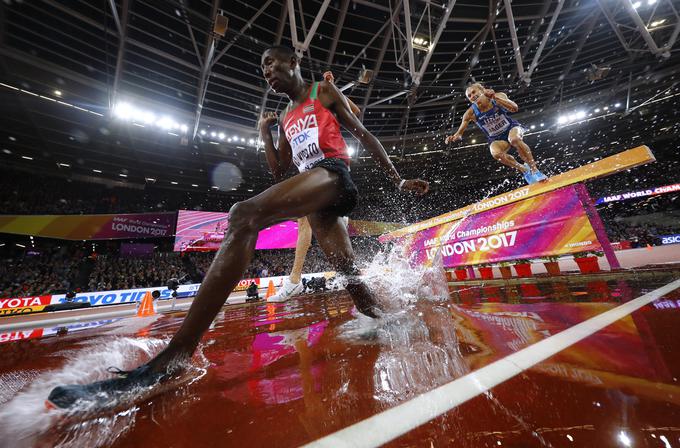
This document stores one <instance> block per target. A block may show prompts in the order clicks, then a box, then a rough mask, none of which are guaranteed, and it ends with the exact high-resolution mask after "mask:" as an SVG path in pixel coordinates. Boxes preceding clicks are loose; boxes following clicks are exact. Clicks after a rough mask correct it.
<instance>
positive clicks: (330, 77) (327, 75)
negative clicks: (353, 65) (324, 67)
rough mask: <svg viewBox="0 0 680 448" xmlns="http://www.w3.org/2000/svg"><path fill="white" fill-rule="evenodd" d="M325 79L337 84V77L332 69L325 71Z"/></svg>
mask: <svg viewBox="0 0 680 448" xmlns="http://www.w3.org/2000/svg"><path fill="white" fill-rule="evenodd" d="M323 79H325V80H326V81H328V82H330V83H331V84H335V77H334V76H333V72H332V71H330V70H329V71H327V72H324V74H323Z"/></svg>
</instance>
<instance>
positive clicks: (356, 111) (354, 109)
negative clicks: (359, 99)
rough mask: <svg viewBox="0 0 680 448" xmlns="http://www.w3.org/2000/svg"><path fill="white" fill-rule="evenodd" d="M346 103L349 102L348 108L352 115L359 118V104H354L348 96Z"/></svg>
mask: <svg viewBox="0 0 680 448" xmlns="http://www.w3.org/2000/svg"><path fill="white" fill-rule="evenodd" d="M345 98H347V97H345ZM347 103H348V104H349V108H350V109H351V110H352V113H353V114H354V116H355V117H357V118H361V109H359V106H357V105H356V104H354V101H352V100H350V99H349V98H347Z"/></svg>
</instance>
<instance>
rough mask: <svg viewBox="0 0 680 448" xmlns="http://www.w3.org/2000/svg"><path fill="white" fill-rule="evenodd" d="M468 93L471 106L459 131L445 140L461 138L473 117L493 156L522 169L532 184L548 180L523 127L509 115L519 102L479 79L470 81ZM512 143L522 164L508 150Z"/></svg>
mask: <svg viewBox="0 0 680 448" xmlns="http://www.w3.org/2000/svg"><path fill="white" fill-rule="evenodd" d="M465 96H467V98H468V100H470V103H472V106H471V107H470V108H468V110H466V111H465V114H463V122H462V123H461V124H460V127H459V128H458V131H456V133H455V134H453V135H449V136H448V137H446V143H451V142H455V141H457V140H461V139H462V138H463V132H465V128H467V126H468V124H470V122H471V121H474V122H475V124H476V125H477V126H478V127H479V129H481V130H482V132H483V133H484V134H485V135H486V138H487V139H488V140H489V147H490V149H491V155H492V156H493V157H494V159H496V160H498V161H499V162H501V163H502V164H504V165H507V166H509V167H511V168H515V169H516V170H518V171H519V172H521V173H522V175H523V176H524V180H526V181H527V183H529V184H533V183H534V182H539V181H542V180H546V179H547V177H546V176H545V174H543V173H541V172H540V171H539V170H538V168H537V167H536V161H535V160H534V157H533V156H532V155H531V148H529V146H528V145H527V144H526V143H524V140H523V137H524V128H523V127H522V125H520V124H519V123H518V122H517V121H515V120H514V119H513V118H512V117H511V116H510V114H512V113H515V112H517V109H518V108H517V104H515V103H514V102H513V101H510V99H508V96H507V95H506V94H505V93H502V92H494V91H493V90H491V89H485V88H484V86H482V85H481V84H479V83H476V84H472V85H470V87H468V88H467V90H466V91H465ZM511 146H512V147H514V148H516V149H517V152H519V156H520V157H521V158H522V160H523V161H524V162H525V163H524V164H520V163H519V162H517V160H515V158H514V157H512V156H511V155H510V154H508V150H509V149H510V147H511Z"/></svg>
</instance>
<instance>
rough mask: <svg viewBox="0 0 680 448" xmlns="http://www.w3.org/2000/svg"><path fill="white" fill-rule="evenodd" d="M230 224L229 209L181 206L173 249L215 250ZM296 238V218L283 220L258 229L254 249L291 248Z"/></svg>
mask: <svg viewBox="0 0 680 448" xmlns="http://www.w3.org/2000/svg"><path fill="white" fill-rule="evenodd" d="M228 227H229V213H222V212H199V211H194V210H180V211H179V213H178V215H177V231H176V232H175V246H174V250H175V251H182V252H183V251H215V250H217V249H219V247H220V244H221V243H222V239H223V238H224V232H225V231H226V230H227V228H228ZM296 241H297V222H295V221H286V222H282V223H280V224H275V225H273V226H271V227H267V228H266V229H264V230H262V231H261V232H260V235H259V236H258V238H257V246H255V248H256V249H291V248H293V247H295V243H296Z"/></svg>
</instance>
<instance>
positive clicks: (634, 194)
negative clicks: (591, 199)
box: [595, 184, 680, 205]
mask: <svg viewBox="0 0 680 448" xmlns="http://www.w3.org/2000/svg"><path fill="white" fill-rule="evenodd" d="M676 191H680V184H672V185H664V186H662V187H656V188H650V189H647V190H640V191H629V192H626V193H620V194H614V195H611V196H604V197H601V198H600V199H598V200H597V201H596V202H595V204H598V205H599V204H608V203H610V202H618V201H625V200H627V199H634V198H644V197H647V196H656V195H659V194H666V193H673V192H676Z"/></svg>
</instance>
